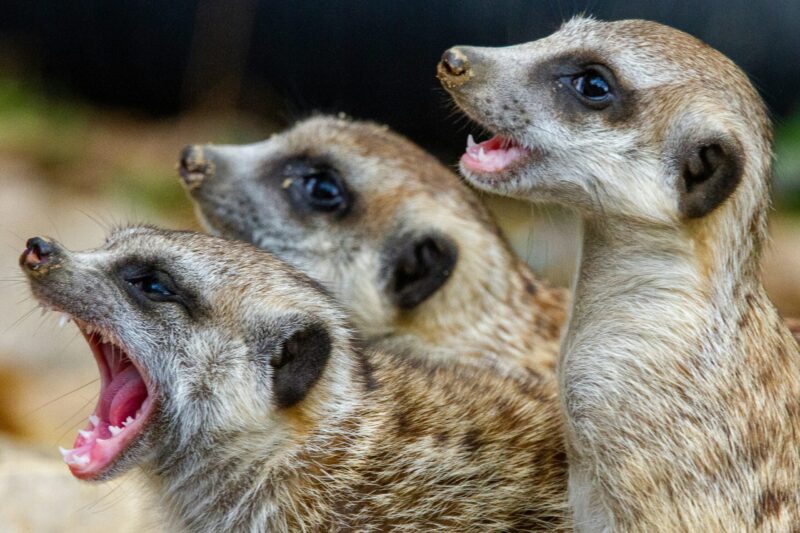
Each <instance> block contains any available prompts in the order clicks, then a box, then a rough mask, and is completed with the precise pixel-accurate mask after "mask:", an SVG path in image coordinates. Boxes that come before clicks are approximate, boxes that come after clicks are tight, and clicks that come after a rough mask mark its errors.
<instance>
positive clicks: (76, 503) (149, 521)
mask: <svg viewBox="0 0 800 533" xmlns="http://www.w3.org/2000/svg"><path fill="white" fill-rule="evenodd" d="M0 502H2V504H0V524H2V526H0V529H2V531H3V532H4V533H28V532H31V533H51V532H52V533H64V532H73V531H74V532H80V533H101V532H103V533H105V532H108V531H114V532H116V533H128V532H130V533H141V532H146V531H153V532H157V531H162V530H163V528H161V527H159V524H160V523H161V520H159V518H158V516H157V515H156V514H155V513H154V511H152V504H150V503H149V502H148V501H147V499H146V496H145V495H144V493H143V492H142V491H141V489H140V487H139V482H138V480H136V479H135V478H133V477H132V476H130V475H128V476H123V477H122V478H121V479H119V480H115V481H113V482H110V483H106V484H102V485H94V484H89V483H78V482H77V481H76V480H75V479H74V478H73V477H72V475H71V474H70V473H69V471H68V470H67V468H66V467H65V466H64V464H63V463H62V462H61V461H60V460H58V459H55V458H54V457H53V456H52V454H51V453H48V452H47V451H42V450H39V449H37V448H34V447H33V446H31V445H25V446H23V445H20V444H18V443H16V442H14V441H12V440H10V439H8V438H5V437H0Z"/></svg>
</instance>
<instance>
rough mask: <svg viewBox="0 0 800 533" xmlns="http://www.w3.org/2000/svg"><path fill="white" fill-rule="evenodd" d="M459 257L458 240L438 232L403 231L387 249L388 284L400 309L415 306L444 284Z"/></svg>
mask: <svg viewBox="0 0 800 533" xmlns="http://www.w3.org/2000/svg"><path fill="white" fill-rule="evenodd" d="M457 259H458V250H457V248H456V246H455V244H454V243H453V242H452V241H451V240H450V239H448V238H447V237H444V236H443V235H439V234H436V233H428V234H424V235H421V236H420V235H411V236H409V235H407V234H406V235H403V236H401V237H399V238H397V239H396V240H395V241H394V243H390V245H389V246H388V247H387V253H386V270H387V274H388V276H387V277H388V280H387V281H388V282H387V285H386V288H387V291H388V292H389V295H390V297H391V298H392V300H393V301H394V302H395V304H397V306H398V307H400V308H401V309H413V308H414V307H416V306H417V305H419V304H420V303H422V302H423V301H425V300H426V299H427V298H428V297H429V296H431V295H432V294H433V293H435V292H436V291H437V290H439V287H441V286H442V285H444V283H445V282H446V281H447V279H448V278H449V277H450V274H452V273H453V269H454V267H455V264H456V260H457Z"/></svg>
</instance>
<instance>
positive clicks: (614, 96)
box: [528, 49, 639, 126]
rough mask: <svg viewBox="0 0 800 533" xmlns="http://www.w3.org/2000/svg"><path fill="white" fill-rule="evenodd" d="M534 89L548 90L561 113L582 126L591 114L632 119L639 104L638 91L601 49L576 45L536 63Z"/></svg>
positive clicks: (618, 120)
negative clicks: (616, 70) (620, 74)
mask: <svg viewBox="0 0 800 533" xmlns="http://www.w3.org/2000/svg"><path fill="white" fill-rule="evenodd" d="M528 76H529V77H528V82H529V83H530V84H531V86H532V90H537V91H538V90H540V89H541V88H542V87H553V86H555V87H554V90H552V91H548V92H547V93H545V94H547V98H550V99H552V100H551V101H549V102H548V103H549V105H552V106H553V108H554V109H557V110H559V112H560V114H561V116H562V117H563V118H564V119H565V120H567V121H569V122H573V123H575V124H576V125H579V126H582V125H584V124H585V120H586V119H587V117H588V116H596V117H599V118H600V119H601V120H603V121H605V122H608V123H609V124H613V125H617V124H620V123H625V122H630V121H632V120H635V119H636V117H637V111H638V108H639V105H638V97H637V94H636V91H635V90H634V89H633V88H632V87H630V86H628V85H627V84H626V82H625V80H624V79H622V78H620V77H619V76H618V75H617V73H616V72H615V71H614V69H613V67H612V66H609V65H608V64H607V58H605V57H604V56H603V54H602V53H601V52H599V51H597V50H590V49H575V50H573V51H570V52H565V53H563V54H559V55H557V56H553V57H552V58H550V59H549V60H547V61H544V62H541V63H538V64H536V65H535V66H534V67H533V68H532V69H531V70H530V72H529V75H528Z"/></svg>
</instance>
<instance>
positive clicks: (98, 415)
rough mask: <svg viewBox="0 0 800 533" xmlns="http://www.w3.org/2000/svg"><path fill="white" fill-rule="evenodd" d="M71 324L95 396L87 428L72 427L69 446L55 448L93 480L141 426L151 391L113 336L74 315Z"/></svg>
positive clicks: (149, 408)
mask: <svg viewBox="0 0 800 533" xmlns="http://www.w3.org/2000/svg"><path fill="white" fill-rule="evenodd" d="M65 316H69V315H65ZM70 318H71V317H70ZM75 322H76V324H77V325H78V328H79V329H80V330H81V333H82V334H83V336H84V337H85V338H86V341H87V342H88V343H89V346H91V349H92V354H93V355H94V358H95V360H96V361H97V366H98V369H99V371H100V396H99V399H98V402H97V406H96V407H95V409H94V413H93V414H92V415H91V416H90V417H89V424H88V426H87V427H86V428H85V429H82V430H79V431H78V436H77V437H76V438H75V444H74V445H73V447H72V448H71V449H64V448H61V449H60V451H61V455H62V456H63V457H64V461H65V462H66V463H67V464H68V465H69V468H70V470H71V471H72V473H73V474H74V475H75V476H76V477H78V478H81V479H94V478H98V477H101V476H102V475H103V473H105V472H106V471H107V470H108V469H109V468H110V467H111V466H112V465H113V464H114V463H115V462H116V461H117V459H118V458H119V457H120V456H121V455H122V454H123V453H124V451H125V450H126V449H127V448H128V446H130V445H131V444H132V443H133V442H134V441H135V439H136V438H137V437H138V436H139V434H140V433H141V432H142V431H143V430H144V428H145V427H146V425H147V420H148V417H149V416H150V415H151V412H152V410H153V406H154V405H155V404H154V399H155V394H154V392H155V391H151V389H152V387H148V385H147V379H146V378H145V376H146V374H145V373H143V372H142V371H140V370H139V368H138V367H137V366H136V363H134V362H133V361H132V360H131V358H130V357H128V354H127V352H126V351H125V348H124V347H123V346H122V345H121V344H120V342H119V341H118V340H115V337H114V336H113V334H111V333H110V332H108V331H104V330H102V329H99V328H96V327H95V326H92V325H91V324H88V323H86V322H83V321H81V320H79V319H76V320H75Z"/></svg>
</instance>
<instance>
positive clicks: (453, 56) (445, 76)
mask: <svg viewBox="0 0 800 533" xmlns="http://www.w3.org/2000/svg"><path fill="white" fill-rule="evenodd" d="M469 68H470V64H469V58H468V57H467V55H466V54H465V53H464V52H462V51H461V50H460V49H458V48H456V47H453V48H450V49H449V50H447V51H445V53H444V54H442V60H441V61H440V62H439V65H438V67H437V76H438V77H439V79H440V80H442V82H443V83H445V82H446V83H450V84H457V83H459V82H462V81H461V80H462V79H463V77H464V76H465V75H468V74H469Z"/></svg>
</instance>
